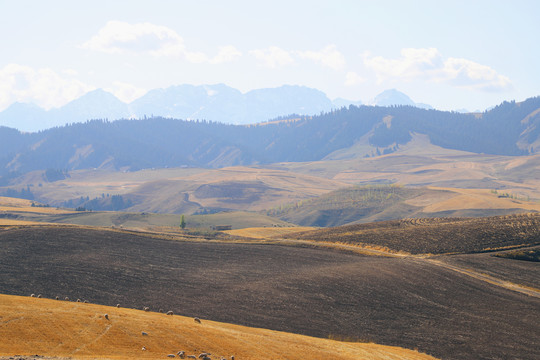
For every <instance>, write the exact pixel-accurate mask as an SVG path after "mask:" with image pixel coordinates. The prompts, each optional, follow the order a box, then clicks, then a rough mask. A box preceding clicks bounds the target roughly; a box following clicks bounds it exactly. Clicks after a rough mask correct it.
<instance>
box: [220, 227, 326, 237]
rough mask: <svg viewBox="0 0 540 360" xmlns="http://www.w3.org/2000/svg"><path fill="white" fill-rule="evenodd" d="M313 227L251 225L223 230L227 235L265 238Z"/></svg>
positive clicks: (313, 228)
mask: <svg viewBox="0 0 540 360" xmlns="http://www.w3.org/2000/svg"><path fill="white" fill-rule="evenodd" d="M316 229H317V228H315V227H309V226H293V227H251V228H245V229H237V230H229V231H225V232H226V233H227V234H229V235H234V236H242V237H249V238H253V239H267V238H273V237H278V236H282V235H286V234H291V233H295V232H299V231H310V230H316Z"/></svg>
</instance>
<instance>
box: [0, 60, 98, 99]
mask: <svg viewBox="0 0 540 360" xmlns="http://www.w3.org/2000/svg"><path fill="white" fill-rule="evenodd" d="M66 72H67V74H68V75H67V76H66V75H61V74H59V73H56V72H55V71H53V70H51V69H47V68H41V69H34V68H31V67H29V66H24V65H18V64H9V65H6V66H5V67H4V68H2V69H0V109H5V108H6V107H8V106H9V105H11V104H12V103H14V102H31V103H34V104H36V105H39V106H41V107H43V108H45V109H50V108H53V107H59V106H62V105H64V104H66V103H67V102H69V101H71V100H74V99H76V98H78V97H79V96H81V95H83V94H85V93H87V92H88V91H90V90H93V89H94V87H92V86H89V85H87V84H84V83H83V82H81V81H79V80H77V79H74V78H73V77H72V76H71V75H73V71H71V70H69V69H68V70H64V71H62V73H63V74H65V73H66Z"/></svg>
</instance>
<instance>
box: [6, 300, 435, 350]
mask: <svg viewBox="0 0 540 360" xmlns="http://www.w3.org/2000/svg"><path fill="white" fill-rule="evenodd" d="M0 312H1V313H2V324H0V336H2V342H1V343H0V359H3V357H1V355H15V354H18V355H31V354H40V355H41V356H44V355H45V356H55V357H59V356H62V357H64V356H65V357H69V358H70V359H95V358H99V359H134V358H136V359H161V358H167V355H169V354H174V355H176V354H177V353H178V352H179V351H184V352H185V356H187V355H196V356H198V355H199V354H201V353H210V354H212V355H211V358H213V359H220V358H225V359H231V356H234V358H235V359H245V360H248V359H261V360H262V359H276V358H287V359H305V358H306V357H309V358H310V359H321V360H322V359H328V358H332V359H336V360H337V359H344V360H345V359H359V358H362V359H368V360H378V359H380V360H384V359H404V360H405V359H411V360H413V359H418V360H420V359H434V358H433V357H431V356H428V355H425V354H420V353H418V352H415V351H412V350H406V349H401V348H397V347H390V346H382V345H375V344H361V343H352V342H347V343H344V342H339V341H333V340H328V339H318V338H312V337H307V336H301V335H295V334H288V333H284V332H278V331H271V330H265V329H256V328H248V327H244V326H238V325H232V324H225V323H218V322H214V321H210V320H206V319H204V320H202V322H201V323H200V324H198V323H195V322H194V321H193V318H186V317H183V316H177V315H176V316H175V315H173V316H166V315H165V314H160V313H156V312H150V313H149V312H144V311H142V310H133V309H125V308H115V307H108V306H103V305H94V304H86V303H81V302H79V303H77V302H69V301H57V300H50V299H38V298H31V297H19V296H6V295H0ZM105 314H107V318H105ZM143 332H144V333H146V334H147V335H142V334H143ZM143 348H144V349H145V350H142V349H143ZM176 357H177V356H176ZM17 358H18V357H17ZM177 358H178V357H177Z"/></svg>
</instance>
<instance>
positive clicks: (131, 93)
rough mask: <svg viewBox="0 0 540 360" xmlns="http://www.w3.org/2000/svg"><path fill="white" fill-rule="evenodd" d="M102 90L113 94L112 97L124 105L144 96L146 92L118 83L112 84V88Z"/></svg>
mask: <svg viewBox="0 0 540 360" xmlns="http://www.w3.org/2000/svg"><path fill="white" fill-rule="evenodd" d="M104 90H105V91H108V92H110V93H112V94H114V96H116V97H117V98H118V99H120V100H122V101H123V102H125V103H130V102H132V101H133V100H135V99H137V98H139V97H141V96H143V95H144V94H146V90H144V89H141V88H138V87H136V86H135V85H132V84H128V83H124V82H120V81H115V82H113V84H112V87H109V88H105V89H104Z"/></svg>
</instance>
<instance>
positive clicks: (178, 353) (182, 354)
mask: <svg viewBox="0 0 540 360" xmlns="http://www.w3.org/2000/svg"><path fill="white" fill-rule="evenodd" d="M176 355H178V357H179V358H180V359H183V358H185V357H186V353H185V351H179V352H177V353H176Z"/></svg>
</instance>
